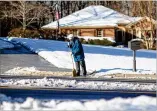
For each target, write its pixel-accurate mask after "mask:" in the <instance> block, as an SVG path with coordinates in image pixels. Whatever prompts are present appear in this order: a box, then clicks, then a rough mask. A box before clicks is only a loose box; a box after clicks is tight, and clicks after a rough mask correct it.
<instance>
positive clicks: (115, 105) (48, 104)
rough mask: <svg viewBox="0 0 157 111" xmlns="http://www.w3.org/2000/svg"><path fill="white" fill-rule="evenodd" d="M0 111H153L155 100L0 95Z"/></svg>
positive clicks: (142, 97) (147, 98) (147, 97)
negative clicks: (50, 98)
mask: <svg viewBox="0 0 157 111" xmlns="http://www.w3.org/2000/svg"><path fill="white" fill-rule="evenodd" d="M0 109H1V110H71V111H72V110H73V111H74V110H83V111H84V110H90V111H91V110H95V111H97V110H101V111H102V110H103V111H110V110H112V111H115V110H116V111H155V110H156V98H153V97H149V96H139V97H135V98H120V97H117V98H114V99H111V100H105V99H99V100H85V101H79V100H53V99H52V100H39V99H34V98H32V97H28V98H27V99H26V100H23V99H22V98H15V99H13V98H11V97H7V96H6V95H4V94H0Z"/></svg>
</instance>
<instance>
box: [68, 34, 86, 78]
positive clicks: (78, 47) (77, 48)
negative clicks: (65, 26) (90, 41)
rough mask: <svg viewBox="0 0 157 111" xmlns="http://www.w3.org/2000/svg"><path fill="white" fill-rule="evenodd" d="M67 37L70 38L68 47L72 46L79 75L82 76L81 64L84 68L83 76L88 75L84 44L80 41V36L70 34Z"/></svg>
mask: <svg viewBox="0 0 157 111" xmlns="http://www.w3.org/2000/svg"><path fill="white" fill-rule="evenodd" d="M67 38H68V39H69V40H70V42H69V43H68V47H69V48H71V51H72V55H73V57H74V61H75V65H76V73H77V76H80V66H81V69H82V73H83V76H86V74H87V71H86V64H85V60H84V59H85V56H84V51H83V47H82V44H81V42H80V41H79V38H78V37H74V36H73V34H70V35H68V37H67Z"/></svg>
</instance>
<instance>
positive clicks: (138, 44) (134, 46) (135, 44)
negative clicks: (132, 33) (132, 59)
mask: <svg viewBox="0 0 157 111" xmlns="http://www.w3.org/2000/svg"><path fill="white" fill-rule="evenodd" d="M128 47H129V48H130V49H131V50H139V49H142V47H143V42H142V41H141V40H136V39H133V40H131V41H129V42H128Z"/></svg>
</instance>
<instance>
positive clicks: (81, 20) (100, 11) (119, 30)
mask: <svg viewBox="0 0 157 111" xmlns="http://www.w3.org/2000/svg"><path fill="white" fill-rule="evenodd" d="M150 23H153V24H154V22H152V20H150V19H148V17H130V16H127V15H124V14H121V13H119V12H117V11H115V10H112V9H110V8H107V7H104V6H101V5H98V6H95V5H93V6H89V7H86V8H84V9H82V10H79V11H76V12H75V13H72V14H70V15H68V16H66V17H63V18H61V19H59V32H62V33H66V34H70V33H73V34H74V35H77V36H79V37H97V38H100V37H105V38H112V39H113V40H115V41H116V42H119V43H127V42H128V41H129V40H131V39H132V38H136V37H139V38H141V37H142V32H141V31H142V28H143V26H145V25H144V24H147V25H148V24H150ZM139 24H140V25H139ZM147 25H146V26H145V29H144V30H150V27H149V28H148V27H147ZM57 26H58V25H57V21H54V22H51V23H49V24H47V25H45V26H43V27H42V28H43V29H47V28H48V29H52V30H56V29H57ZM137 29H138V30H137Z"/></svg>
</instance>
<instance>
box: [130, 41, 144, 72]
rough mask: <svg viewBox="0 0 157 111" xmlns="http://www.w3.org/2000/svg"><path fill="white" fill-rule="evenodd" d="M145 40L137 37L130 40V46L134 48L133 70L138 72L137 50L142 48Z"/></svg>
mask: <svg viewBox="0 0 157 111" xmlns="http://www.w3.org/2000/svg"><path fill="white" fill-rule="evenodd" d="M142 45H143V42H142V41H140V40H137V39H132V40H131V41H129V42H128V47H129V48H130V49H131V50H133V71H134V72H136V50H139V49H141V48H142Z"/></svg>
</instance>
